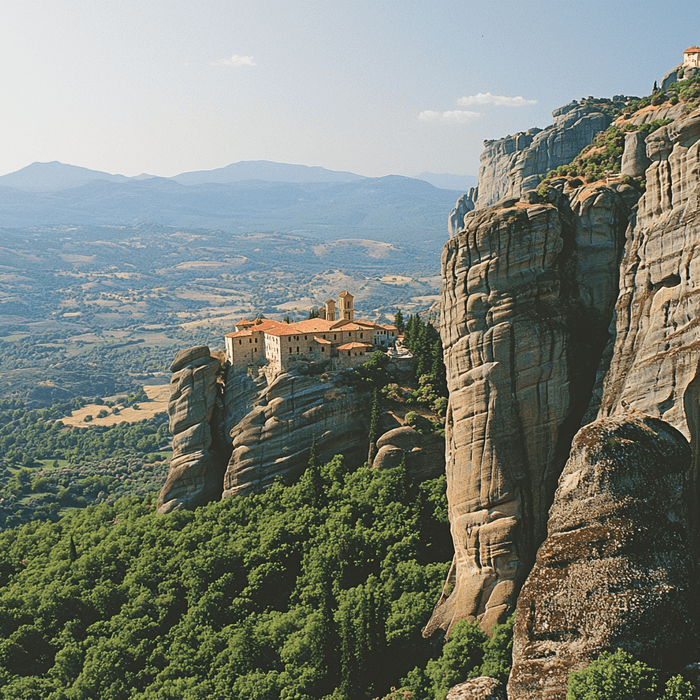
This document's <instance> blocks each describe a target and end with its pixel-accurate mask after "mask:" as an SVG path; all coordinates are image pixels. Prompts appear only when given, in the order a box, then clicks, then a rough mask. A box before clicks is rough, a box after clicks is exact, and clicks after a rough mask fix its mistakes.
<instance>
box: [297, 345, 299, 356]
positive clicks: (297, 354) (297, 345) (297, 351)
mask: <svg viewBox="0 0 700 700" xmlns="http://www.w3.org/2000/svg"><path fill="white" fill-rule="evenodd" d="M298 354H299V346H298V345H297V355H298Z"/></svg>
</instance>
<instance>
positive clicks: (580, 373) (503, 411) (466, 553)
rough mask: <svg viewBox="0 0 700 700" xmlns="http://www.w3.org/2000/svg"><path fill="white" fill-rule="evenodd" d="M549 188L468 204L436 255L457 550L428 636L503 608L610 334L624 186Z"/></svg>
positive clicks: (488, 621)
mask: <svg viewBox="0 0 700 700" xmlns="http://www.w3.org/2000/svg"><path fill="white" fill-rule="evenodd" d="M558 187H559V188H558V189H557V188H552V189H551V190H550V191H549V192H548V194H547V196H546V198H547V199H548V200H549V202H548V203H545V204H542V203H532V202H533V201H537V197H533V196H529V195H528V196H526V197H523V200H524V201H521V202H518V201H513V200H511V201H507V202H505V203H503V205H502V206H497V207H491V208H488V209H477V210H475V211H473V212H471V213H469V214H467V215H466V216H465V229H464V230H463V231H462V232H461V233H459V234H457V235H456V236H454V237H453V238H452V239H450V240H449V241H448V243H447V244H446V246H445V249H444V251H443V257H442V273H443V289H442V319H441V328H440V330H441V335H442V342H443V348H444V355H445V363H446V366H447V381H448V386H449V390H450V400H449V406H448V412H447V419H446V473H447V497H448V504H449V517H450V524H451V529H452V537H453V541H454V547H455V559H454V562H453V565H452V568H451V571H450V574H449V576H448V580H447V582H446V585H445V592H444V593H443V595H442V597H441V599H440V601H439V602H438V604H437V606H436V608H435V611H434V613H433V616H432V618H431V620H430V622H429V623H428V626H427V627H426V630H425V632H424V634H426V635H429V634H431V633H432V632H433V631H434V630H436V629H437V628H442V629H444V630H447V631H449V629H450V627H451V625H452V624H453V622H455V621H457V620H460V619H465V618H466V619H475V618H476V619H477V620H479V622H480V624H481V625H482V626H483V627H484V628H489V627H491V626H492V625H493V624H495V623H496V622H501V621H503V620H505V618H506V617H507V615H508V613H509V612H510V611H511V610H512V608H513V607H514V605H515V599H516V596H517V594H518V591H519V589H520V586H521V585H522V582H523V580H524V578H525V576H526V575H527V572H528V571H529V569H530V567H531V565H532V562H533V561H534V556H535V552H536V550H537V547H538V546H539V544H540V543H541V542H542V541H543V539H544V536H545V533H546V522H547V511H548V508H549V505H550V504H551V498H552V495H553V493H554V490H555V488H556V482H557V478H558V476H559V474H560V473H561V470H562V468H563V466H564V463H565V461H566V457H567V455H568V449H569V445H570V442H571V439H572V437H573V435H574V433H575V432H576V430H577V429H578V427H579V425H580V421H581V418H582V415H583V413H584V411H585V408H586V404H587V403H588V400H589V397H590V393H591V388H592V384H593V380H594V378H595V372H596V366H597V363H598V360H599V358H600V355H601V352H602V349H603V347H604V345H605V343H606V339H607V337H608V335H607V330H606V329H607V327H608V325H609V321H610V317H611V313H612V308H613V305H614V300H615V297H616V293H617V261H618V260H619V256H620V253H621V247H622V242H623V234H624V230H625V228H626V225H627V217H628V214H629V208H628V204H627V203H626V201H625V193H624V191H623V192H617V191H615V190H614V189H612V188H609V187H605V186H597V187H596V186H589V187H581V188H579V189H576V190H571V191H568V190H564V189H563V187H564V185H563V182H561V183H559V185H558ZM533 194H534V193H533ZM450 588H452V590H451V592H449V594H448V591H449V589H450Z"/></svg>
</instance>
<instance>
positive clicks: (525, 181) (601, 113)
mask: <svg viewBox="0 0 700 700" xmlns="http://www.w3.org/2000/svg"><path fill="white" fill-rule="evenodd" d="M628 99H632V98H625V97H623V96H622V95H616V96H615V97H614V98H613V99H612V100H605V99H597V100H594V99H592V98H590V99H588V100H582V101H581V102H577V101H575V100H574V101H573V102H571V103H569V104H568V105H565V106H564V107H560V108H559V109H555V110H554V112H552V118H553V123H552V126H549V127H547V128H546V129H530V130H529V131H527V132H525V133H519V134H515V136H507V137H506V138H504V139H499V140H497V141H485V142H484V151H483V153H482V154H481V165H480V167H479V198H478V200H477V203H476V206H477V208H481V209H483V208H485V207H489V206H492V205H494V204H496V203H497V202H500V201H501V200H503V199H506V198H515V199H519V198H520V196H521V195H522V193H523V192H525V191H527V190H533V189H535V188H536V187H537V185H538V184H539V175H541V174H545V173H548V172H549V171H550V170H553V169H555V168H558V167H559V166H560V165H565V164H566V163H570V162H571V161H572V160H573V159H574V158H575V157H576V156H577V155H578V154H579V152H580V151H581V150H582V149H583V148H584V147H585V146H588V145H589V144H590V143H591V142H592V141H593V137H594V136H595V135H596V134H597V133H598V132H600V131H604V130H605V129H607V128H608V126H610V124H611V123H612V121H613V116H614V114H615V112H616V111H617V110H619V109H621V108H622V107H624V106H625V101H626V100H628Z"/></svg>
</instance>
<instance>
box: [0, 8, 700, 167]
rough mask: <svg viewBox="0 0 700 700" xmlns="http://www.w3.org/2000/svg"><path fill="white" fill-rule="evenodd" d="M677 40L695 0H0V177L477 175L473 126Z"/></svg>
mask: <svg viewBox="0 0 700 700" xmlns="http://www.w3.org/2000/svg"><path fill="white" fill-rule="evenodd" d="M692 45H700V2H698V0H675V1H673V2H671V3H670V4H669V5H668V6H667V7H666V9H663V8H662V6H661V5H660V4H659V3H658V1H657V0H654V2H651V1H649V0H604V1H602V0H587V1H586V2H568V1H567V0H558V1H552V0H538V2H526V1H523V0H520V1H518V2H512V1H510V0H489V1H488V2H487V1H486V0H484V1H483V2H472V1H471V0H422V1H420V0H400V1H394V0H245V1H239V0H137V1H133V0H119V2H103V1H99V0H2V3H0V59H1V65H2V70H0V96H1V99H2V108H1V109H0V175H4V174H7V173H10V172H14V171H16V170H19V169H20V168H23V167H25V166H27V165H29V164H30V163H32V162H35V161H39V162H48V161H55V160H57V161H60V162H62V163H69V164H71V165H79V166H83V167H86V168H92V169H95V170H102V171H106V172H110V173H120V174H123V175H128V176H133V175H138V174H141V173H144V172H145V173H149V174H151V175H159V176H163V177H168V176H172V175H176V174H178V173H181V172H187V171H192V170H210V169H213V168H219V167H223V166H225V165H228V164H229V163H235V162H238V161H243V160H271V161H277V162H283V163H300V164H303V165H318V166H322V167H325V168H329V169H332V170H348V171H351V172H354V173H358V174H361V175H366V176H371V177H378V176H383V175H388V174H397V175H408V176H414V175H417V174H419V173H421V172H423V171H429V172H434V173H455V174H461V175H476V174H477V172H478V168H479V155H480V153H481V151H482V150H483V141H484V140H485V139H495V138H502V137H504V136H506V135H508V134H513V133H516V132H518V131H526V130H527V129H529V128H531V127H535V126H536V127H540V128H543V127H545V126H547V125H548V124H550V123H551V112H552V110H553V109H555V108H557V107H560V106H562V105H564V104H566V103H568V102H570V101H571V100H572V99H580V98H581V97H587V96H588V95H593V96H596V97H612V96H613V95H614V94H625V95H638V96H643V95H647V94H649V93H650V92H651V89H652V86H653V83H654V81H655V80H660V79H661V77H662V76H663V74H664V73H665V72H666V71H667V70H668V69H670V68H672V67H673V66H675V65H677V64H678V63H680V62H681V61H682V58H683V56H682V53H683V50H684V49H686V48H688V47H689V46H692Z"/></svg>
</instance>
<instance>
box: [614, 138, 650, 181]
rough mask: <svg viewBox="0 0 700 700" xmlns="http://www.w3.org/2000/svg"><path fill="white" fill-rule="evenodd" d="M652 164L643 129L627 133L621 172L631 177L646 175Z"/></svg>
mask: <svg viewBox="0 0 700 700" xmlns="http://www.w3.org/2000/svg"><path fill="white" fill-rule="evenodd" d="M650 164H651V161H650V160H649V159H648V158H647V144H646V134H645V133H643V132H641V131H633V132H632V133H630V134H626V135H625V150H624V152H623V154H622V165H621V167H620V172H621V173H622V174H623V175H629V176H630V177H644V173H645V172H646V169H647V168H648V167H649V165H650Z"/></svg>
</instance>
